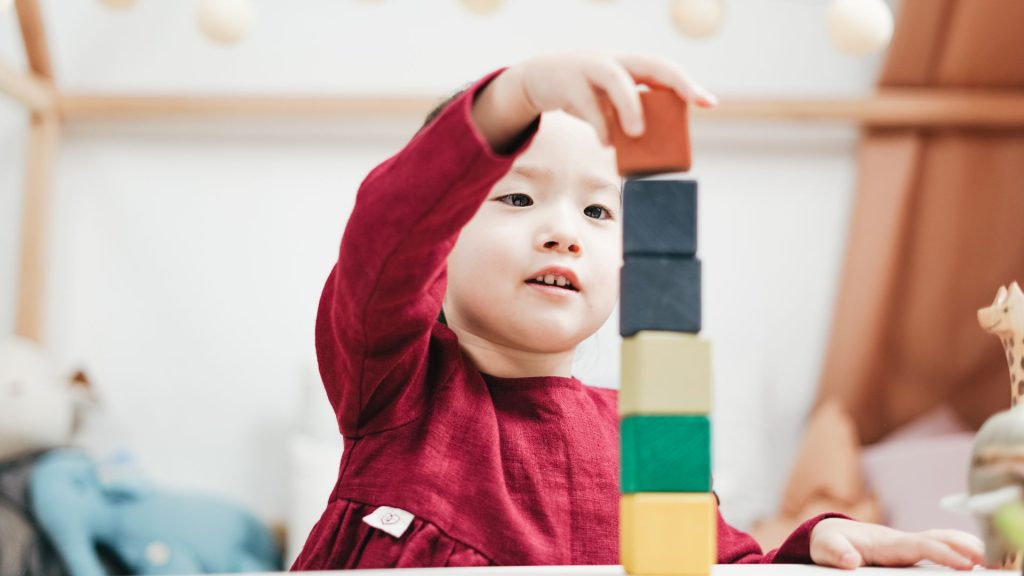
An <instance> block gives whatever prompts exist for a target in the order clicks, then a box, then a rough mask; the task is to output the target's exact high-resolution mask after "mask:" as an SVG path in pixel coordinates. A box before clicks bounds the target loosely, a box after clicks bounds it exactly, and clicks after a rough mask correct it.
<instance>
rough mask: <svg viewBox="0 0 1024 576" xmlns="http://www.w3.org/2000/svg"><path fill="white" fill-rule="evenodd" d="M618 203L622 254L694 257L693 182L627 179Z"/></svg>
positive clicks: (694, 213)
mask: <svg viewBox="0 0 1024 576" xmlns="http://www.w3.org/2000/svg"><path fill="white" fill-rule="evenodd" d="M622 202H623V221H622V225H623V246H622V247H623V252H624V253H625V254H626V255H631V254H637V255H674V256H691V257H692V256H694V255H695V254H697V182H695V181H694V180H628V181H627V182H626V188H625V191H624V192H623V199H622Z"/></svg>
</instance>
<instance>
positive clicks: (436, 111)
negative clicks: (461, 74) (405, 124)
mask: <svg viewBox="0 0 1024 576" xmlns="http://www.w3.org/2000/svg"><path fill="white" fill-rule="evenodd" d="M469 88H470V85H466V86H463V87H462V88H459V89H458V90H456V91H455V92H454V93H453V94H452V95H451V96H448V97H447V98H445V99H444V100H442V101H441V103H440V104H438V105H437V106H434V108H433V109H432V110H431V111H430V112H428V113H427V117H426V118H424V119H423V125H422V126H420V130H423V129H424V128H426V127H427V126H430V124H431V123H432V122H433V121H434V120H436V119H437V117H438V116H440V115H441V113H442V112H444V111H445V110H447V109H448V107H449V106H451V105H452V102H455V101H456V100H458V99H459V96H462V95H463V94H465V93H466V90H469Z"/></svg>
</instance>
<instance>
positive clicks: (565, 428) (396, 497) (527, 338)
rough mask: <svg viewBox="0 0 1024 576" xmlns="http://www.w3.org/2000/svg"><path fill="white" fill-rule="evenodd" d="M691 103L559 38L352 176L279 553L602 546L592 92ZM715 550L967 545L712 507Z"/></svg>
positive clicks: (951, 553)
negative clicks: (321, 415) (582, 361)
mask: <svg viewBox="0 0 1024 576" xmlns="http://www.w3.org/2000/svg"><path fill="white" fill-rule="evenodd" d="M638 81H641V82H647V83H657V84H660V85H662V86H665V87H667V88H670V89H673V90H675V91H676V92H677V93H678V94H679V95H680V96H681V97H683V98H686V99H688V100H689V101H690V102H692V103H695V104H696V105H700V106H712V105H713V104H714V97H713V96H711V95H710V94H708V93H707V92H705V91H704V90H703V89H701V88H700V87H699V86H697V85H696V84H695V83H693V82H691V81H689V80H688V79H687V77H686V75H685V74H684V73H683V72H682V70H680V69H679V68H678V67H676V66H675V65H673V64H672V63H671V62H668V61H666V60H662V59H657V58H645V57H638V56H607V55H593V54H573V55H562V56H554V57H542V58H535V59H531V60H527V61H525V62H523V63H521V64H519V65H517V66H513V67H511V68H508V69H507V70H504V71H499V72H496V73H493V74H491V75H489V76H487V77H485V78H483V79H482V80H480V81H479V82H477V83H476V84H475V85H474V86H473V87H472V88H470V89H468V90H466V91H465V92H463V93H462V94H461V95H459V96H458V97H456V98H455V99H453V100H452V101H451V102H449V103H448V104H447V105H446V107H445V108H444V109H443V110H442V111H441V112H440V113H439V114H438V115H437V116H436V117H435V118H433V119H432V120H430V121H429V123H428V125H427V126H425V127H424V128H423V129H422V130H421V131H420V132H419V133H418V134H417V135H416V136H415V137H414V138H413V139H412V140H411V141H410V142H409V144H408V145H406V147H405V148H404V149H403V150H402V151H400V152H399V153H398V154H397V155H395V156H394V157H392V158H391V159H389V160H387V161H386V162H384V163H383V164H381V165H380V166H378V167H377V168H376V169H375V170H373V171H372V172H371V173H370V175H369V176H367V178H366V180H365V181H364V182H363V184H362V187H361V188H360V190H359V193H358V195H357V198H356V204H355V207H354V209H353V211H352V215H351V217H350V219H349V222H348V226H347V227H346V229H345V234H344V236H343V238H342V242H341V253H340V256H339V258H338V263H337V264H336V265H335V267H334V270H333V271H332V272H331V274H330V277H329V278H328V279H327V284H326V286H325V287H324V291H323V296H322V298H321V301H320V308H319V313H318V317H317V328H316V343H317V354H318V358H319V362H320V373H321V376H322V378H323V381H324V386H325V387H326V388H327V395H328V397H329V398H330V401H331V404H332V406H333V407H334V410H335V412H336V414H337V417H338V424H339V427H340V429H341V433H342V434H343V435H344V438H345V450H344V455H343V456H342V459H341V467H340V470H339V473H338V481H337V484H336V486H335V489H334V491H333V493H332V494H331V496H330V499H329V501H328V504H327V509H326V510H325V511H324V513H323V516H322V517H321V518H320V521H319V522H318V523H317V524H316V526H315V527H314V528H313V531H312V533H311V534H310V535H309V539H308V541H307V542H306V545H305V548H304V549H303V551H302V553H301V555H300V556H299V558H298V559H297V561H296V562H295V565H294V566H293V567H292V569H293V570H313V569H338V568H379V567H425V566H470V565H531V564H535V565H561V564H617V563H618V543H619V541H618V538H619V527H618V506H619V485H618V473H619V468H618V465H619V444H618V414H617V411H616V392H615V391H614V390H607V389H599V388H591V387H588V386H586V385H584V384H583V383H582V382H580V381H579V380H577V379H576V378H574V377H573V376H572V374H571V367H572V360H573V354H574V351H575V349H576V346H577V345H579V343H580V342H582V341H583V340H584V339H586V338H587V337H588V336H590V335H591V334H593V333H594V332H595V331H596V330H597V329H598V328H599V327H600V326H601V325H602V324H603V323H604V322H605V320H606V319H607V318H608V316H609V315H610V314H611V312H612V309H613V307H614V306H615V303H616V299H617V297H618V290H619V282H618V279H619V277H618V274H619V267H620V265H621V263H622V259H621V254H622V246H621V233H622V230H621V226H622V224H621V222H622V220H621V210H620V206H621V199H620V187H619V183H620V180H619V177H618V175H617V174H616V171H615V162H614V151H613V150H612V149H611V148H609V147H607V146H606V143H607V132H608V127H607V126H606V125H605V121H604V116H603V115H602V111H601V104H600V102H601V101H602V100H601V99H602V98H604V97H607V99H608V100H609V101H610V102H611V106H612V107H613V109H614V110H615V111H616V113H617V115H618V118H619V120H620V122H621V124H622V126H623V129H624V130H625V131H626V132H627V133H628V134H631V135H639V134H641V133H642V132H643V130H644V125H643V115H642V111H641V108H640V101H639V97H638V93H637V87H636V82H638ZM718 546H719V558H718V560H719V562H722V563H731V562H787V563H807V562H816V563H819V564H828V565H832V566H838V567H844V568H853V567H856V566H860V565H864V564H886V565H909V564H913V563H915V562H917V561H919V560H923V559H926V560H931V561H934V562H937V563H941V564H945V565H948V566H951V567H954V568H961V569H968V568H971V567H972V566H973V565H974V564H976V563H978V562H980V560H981V554H982V546H981V543H980V541H978V540H977V539H976V538H974V537H973V536H970V535H967V534H964V533H961V532H954V531H931V532H926V533H920V534H907V533H902V532H897V531H895V530H891V529H889V528H885V527H882V526H876V525H868V524H860V523H857V522H854V521H852V520H848V519H844V518H839V517H835V515H825V516H820V517H818V518H814V519H811V520H809V521H808V522H806V523H805V524H803V525H802V526H801V527H800V528H798V529H797V530H796V531H795V532H794V533H793V534H792V535H791V536H790V537H789V539H788V540H787V541H786V542H785V543H784V544H783V545H782V546H781V547H780V548H779V549H777V550H774V551H772V552H769V553H768V554H762V553H761V550H760V548H759V547H758V545H757V543H756V542H755V541H754V540H753V538H751V537H750V536H748V535H747V534H744V533H742V532H740V531H738V530H736V529H734V528H732V527H731V526H729V525H728V524H727V523H726V522H725V521H724V520H723V519H722V518H721V517H719V527H718Z"/></svg>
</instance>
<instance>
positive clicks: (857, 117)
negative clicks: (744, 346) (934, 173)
mask: <svg viewBox="0 0 1024 576" xmlns="http://www.w3.org/2000/svg"><path fill="white" fill-rule="evenodd" d="M15 5H16V7H17V13H18V21H19V25H20V28H21V35H22V40H23V42H24V45H25V55H26V59H27V60H28V67H29V70H28V71H25V72H21V71H18V70H16V69H14V68H13V67H12V66H10V65H8V64H5V63H3V62H0V92H3V93H5V94H7V95H8V96H9V97H11V98H13V99H14V100H16V101H18V102H19V103H21V104H22V105H23V106H24V107H25V109H26V110H27V111H28V112H29V113H30V114H31V123H30V127H29V130H28V136H27V142H26V150H27V154H26V169H25V178H24V187H25V191H24V194H25V199H24V208H23V213H22V229H21V261H20V269H19V277H18V278H19V279H18V295H17V316H16V320H15V331H16V333H17V334H18V335H20V336H24V337H27V338H31V339H34V340H36V341H40V342H41V341H42V320H43V300H42V298H43V293H44V288H45V282H46V278H45V263H46V254H47V235H48V227H47V220H48V214H49V201H50V189H51V186H52V178H53V172H54V170H53V169H54V163H55V160H56V153H57V149H58V146H59V144H60V134H61V127H62V126H63V125H64V124H65V123H69V122H77V121H81V120H92V121H97V120H99V121H127V122H131V121H135V120H140V119H151V118H164V119H167V118H196V117H260V118H267V117H272V118H285V119H288V118H295V119H303V118H310V117H315V118H340V119H358V118H386V117H405V116H410V117H422V116H424V115H425V114H426V113H427V111H428V110H430V108H431V107H432V106H433V105H434V104H435V103H436V102H438V101H439V100H440V99H441V98H439V97H436V98H435V97H420V98H395V97H387V96H381V97H366V96H360V97H353V96H334V97H305V96H296V95H263V96H251V97H249V96H246V97H236V96H223V97H210V96H202V97H191V96H186V95H168V96H132V95H96V94H88V95H87V94H68V93H64V92H61V91H59V90H57V88H56V86H55V84H54V79H53V71H52V68H51V64H50V55H49V49H48V48H47V43H46V31H45V27H44V26H43V20H42V14H41V13H40V9H39V4H38V0H15ZM694 112H695V114H696V115H697V117H698V118H704V119H708V120H748V121H749V120H775V121H800V122H804V121H831V122H843V123H854V124H856V125H859V126H863V127H872V128H885V127H891V128H920V129H926V128H987V129H1014V128H1015V129H1020V128H1024V92H1022V91H1019V90H946V89H899V90H890V89H886V90H880V91H878V92H877V93H876V94H875V95H873V96H871V97H868V98H860V99H846V100H843V99H837V100H821V99H809V100H793V99H784V100H743V99H731V98H725V99H723V101H722V103H721V105H719V106H718V107H717V108H716V109H714V110H702V109H696V110H694Z"/></svg>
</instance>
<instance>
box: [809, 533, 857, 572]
mask: <svg viewBox="0 0 1024 576" xmlns="http://www.w3.org/2000/svg"><path fill="white" fill-rule="evenodd" d="M816 544H819V545H820V548H819V549H818V550H817V551H816V553H815V554H814V558H813V559H814V562H815V563H816V564H823V565H826V566H833V567H835V568H842V569H844V570H853V569H855V568H858V567H860V566H862V565H863V564H864V558H863V557H862V556H861V555H860V552H857V549H856V548H855V547H854V546H853V544H852V543H850V541H849V540H848V539H847V538H846V536H843V535H842V534H839V533H837V532H830V533H827V534H824V535H822V536H821V538H819V541H818V542H816Z"/></svg>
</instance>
